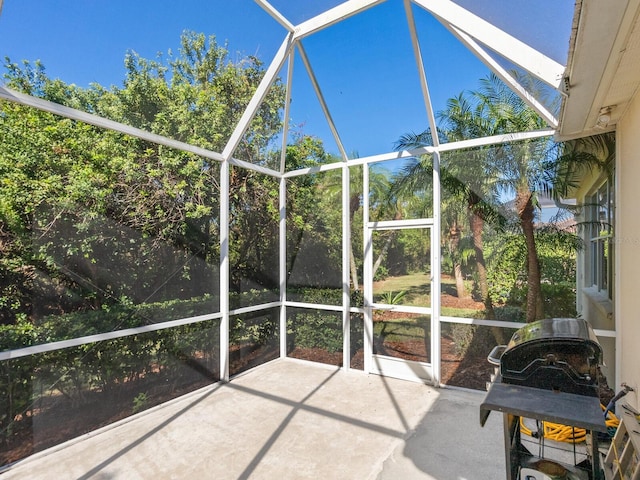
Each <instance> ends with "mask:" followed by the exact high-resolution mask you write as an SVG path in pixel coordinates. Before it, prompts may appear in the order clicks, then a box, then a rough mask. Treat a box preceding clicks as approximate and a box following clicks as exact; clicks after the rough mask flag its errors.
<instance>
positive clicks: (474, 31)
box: [413, 0, 564, 88]
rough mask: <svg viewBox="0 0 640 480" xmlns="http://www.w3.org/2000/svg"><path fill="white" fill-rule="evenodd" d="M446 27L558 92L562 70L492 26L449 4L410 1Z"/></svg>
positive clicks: (444, 0) (445, 0) (444, 1)
mask: <svg viewBox="0 0 640 480" xmlns="http://www.w3.org/2000/svg"><path fill="white" fill-rule="evenodd" d="M413 2H414V3H415V4H417V5H419V6H421V7H422V8H424V9H425V10H427V11H429V12H431V13H432V14H433V15H434V16H435V17H436V18H438V20H439V21H440V22H442V23H444V24H445V25H448V24H450V25H453V26H455V27H456V28H458V29H459V30H461V31H463V32H465V33H467V34H468V35H469V36H471V37H473V38H474V39H476V40H477V41H479V42H480V43H482V44H484V45H486V46H487V47H489V48H490V49H491V50H494V51H495V52H497V53H499V54H500V55H502V56H503V57H505V58H506V59H508V60H509V61H511V62H513V63H515V64H516V65H518V66H520V67H522V68H524V69H525V70H526V71H528V72H529V73H531V74H532V75H534V76H536V77H537V78H539V79H540V80H542V81H543V82H545V83H547V84H549V85H551V86H552V87H554V88H559V86H560V81H561V80H562V76H563V74H564V67H563V66H562V65H561V64H559V63H558V62H556V61H555V60H552V59H551V58H549V57H547V56H546V55H544V54H542V53H540V52H539V51H537V50H536V49H534V48H532V47H530V46H529V45H527V44H525V43H524V42H522V41H520V40H518V39H517V38H515V37H513V36H511V35H509V34H508V33H506V32H504V31H502V30H500V29H499V28H498V27H496V26H495V25H492V24H491V23H489V22H487V21H486V20H484V19H482V18H480V17H478V16H477V15H474V14H473V13H471V12H469V11H468V10H466V9H464V8H462V7H460V6H459V5H456V4H455V3H453V2H452V1H451V0H413Z"/></svg>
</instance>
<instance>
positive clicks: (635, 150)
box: [614, 94, 640, 409]
mask: <svg viewBox="0 0 640 480" xmlns="http://www.w3.org/2000/svg"><path fill="white" fill-rule="evenodd" d="M616 157H617V160H616V162H617V164H616V184H617V192H616V241H615V248H616V272H617V273H616V283H615V288H616V293H615V302H614V309H615V318H616V329H617V332H618V348H617V356H618V360H619V365H620V368H619V372H618V375H617V377H618V378H617V383H618V385H616V390H618V388H617V387H618V386H619V383H620V382H626V383H627V384H629V385H630V386H632V387H633V388H634V389H635V392H633V393H631V394H629V395H627V397H626V400H627V401H628V402H629V403H631V404H632V405H634V406H635V408H637V409H638V408H640V404H639V398H640V397H639V395H638V389H639V388H640V95H638V94H636V95H635V99H634V101H633V102H632V104H631V107H630V108H629V110H627V112H625V114H624V116H623V117H622V118H621V120H620V122H619V123H618V128H617V155H616Z"/></svg>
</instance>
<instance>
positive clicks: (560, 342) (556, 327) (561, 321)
mask: <svg viewBox="0 0 640 480" xmlns="http://www.w3.org/2000/svg"><path fill="white" fill-rule="evenodd" d="M490 361H491V362H492V363H496V364H497V365H499V366H500V375H501V377H502V381H503V382H504V383H511V384H517V385H524V386H530V387H535V388H542V389H545V390H555V391H562V392H567V393H575V394H579V395H595V394H596V390H595V388H596V387H597V378H598V366H599V365H601V364H602V348H601V347H600V344H599V343H598V340H597V338H596V336H595V334H594V333H593V330H592V329H591V326H590V325H589V323H588V322H586V321H585V320H583V319H576V318H547V319H544V320H539V321H537V322H532V323H529V324H527V325H525V326H524V327H522V328H520V329H519V330H518V331H516V332H515V333H514V334H513V336H512V337H511V340H510V341H509V344H508V345H506V346H502V347H496V349H494V351H493V352H492V353H491V355H490Z"/></svg>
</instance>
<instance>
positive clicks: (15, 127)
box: [0, 0, 611, 464]
mask: <svg viewBox="0 0 640 480" xmlns="http://www.w3.org/2000/svg"><path fill="white" fill-rule="evenodd" d="M43 3H44V2H35V1H27V0H13V1H12V0H6V1H4V2H2V1H0V9H1V10H2V11H1V15H0V45H1V50H2V53H3V55H7V57H6V58H5V62H4V71H3V73H4V78H3V81H2V84H1V86H0V130H1V134H0V139H1V140H0V172H1V173H0V234H1V237H0V247H1V248H2V264H1V265H0V282H1V283H0V289H1V291H0V322H1V326H0V346H1V347H2V348H1V352H0V369H1V375H0V385H1V388H0V390H1V393H0V402H1V403H0V435H1V437H2V438H1V440H0V445H1V448H0V449H1V451H2V453H1V454H0V455H1V457H2V460H3V462H2V463H3V464H5V463H8V462H12V461H15V460H17V459H19V458H21V457H23V456H26V455H29V454H30V453H32V452H34V451H37V450H41V449H44V448H47V447H49V446H51V445H53V444H55V443H59V442H62V441H65V440H67V439H68V438H73V437H75V436H77V435H80V434H82V433H85V432H87V431H90V430H93V429H95V428H98V427H101V426H103V425H106V424H108V423H110V422H113V421H115V420H117V419H121V418H123V417H124V416H127V415H131V414H132V413H136V412H139V411H142V410H144V409H147V408H149V407H151V406H153V405H156V404H159V403H162V402H165V401H167V400H169V399H171V398H175V397H177V396H180V395H183V394H184V393H186V392H189V391H193V390H195V389H197V388H200V387H202V386H204V385H207V384H211V383H215V382H220V381H228V380H229V379H230V378H232V377H234V376H236V375H238V374H239V373H241V372H244V371H246V370H248V369H251V368H254V367H257V366H259V365H262V364H264V363H266V362H270V361H272V360H274V359H278V358H283V357H290V358H295V359H299V360H300V361H307V362H321V363H328V364H331V365H336V366H341V367H342V368H343V369H345V370H360V371H362V372H364V373H368V374H380V375H385V376H390V377H397V378H401V379H408V380H414V381H419V382H426V383H429V384H433V385H435V386H440V385H453V386H460V387H465V388H472V389H480V390H481V389H484V388H485V384H486V382H487V381H489V375H490V374H491V373H492V367H491V366H490V365H489V364H488V362H487V361H486V356H487V354H488V353H489V351H490V350H491V348H492V347H493V346H495V345H496V344H501V343H505V342H506V340H508V338H509V337H510V336H511V334H512V333H513V331H515V330H516V329H517V328H519V327H521V326H522V325H523V324H524V322H526V321H529V320H532V319H534V318H543V317H575V316H576V302H575V286H576V251H577V250H578V249H580V248H585V247H584V245H581V244H580V242H579V240H578V237H577V235H576V232H577V228H578V227H577V226H576V221H575V219H574V213H575V211H574V210H572V208H573V207H575V205H574V204H572V202H571V201H570V196H571V192H570V187H571V185H572V182H573V177H572V175H577V174H580V173H581V168H582V167H583V166H584V165H585V164H586V163H588V162H583V163H582V164H580V163H575V162H574V163H571V158H572V157H571V155H570V153H571V148H570V147H567V146H566V145H561V144H558V143H556V142H554V137H553V136H554V131H555V130H554V129H555V128H556V127H557V123H558V121H557V118H558V115H559V109H560V105H561V98H562V95H565V94H566V90H565V88H566V85H565V81H564V80H565V78H564V74H565V73H564V64H565V62H566V60H567V59H566V52H567V49H568V44H569V38H570V35H571V33H572V30H571V27H572V26H571V17H572V14H573V7H574V5H573V2H569V1H558V0H553V1H551V0H549V1H545V2H528V1H520V2H506V3H505V5H503V4H501V2H471V1H462V0H456V1H449V0H404V1H402V0H387V1H381V0H349V1H346V2H339V1H330V0H325V1H320V2H315V1H314V2H288V1H272V2H271V3H269V2H267V1H265V0H256V1H255V2H252V1H248V0H246V1H244V0H243V1H236V0H234V1H233V2H208V1H202V0H200V1H199V0H190V1H188V2H181V3H180V6H179V7H175V6H173V5H171V6H170V4H169V2H164V3H162V5H161V6H160V5H158V4H157V2H153V3H152V2H134V4H131V3H125V2H115V3H114V2H108V3H104V4H97V3H96V2H91V4H90V5H89V4H84V3H81V2H65V4H64V5H57V6H54V5H44V4H43ZM507 13H508V14H507ZM23 60H24V61H23ZM594 168H596V167H594ZM574 203H575V202H574ZM606 207H607V206H606V205H604V206H600V207H598V206H596V207H593V208H601V210H600V213H604V214H606V213H607V211H606ZM598 235H601V233H598V231H595V233H594V237H598ZM594 245H595V247H594V248H600V249H601V250H602V252H601V253H605V250H606V242H604V243H596V244H594ZM603 258H604V259H605V260H604V263H603V264H601V265H600V266H599V267H598V268H600V269H601V271H602V272H603V275H605V276H604V277H602V278H605V279H606V271H607V268H608V267H607V263H606V259H607V256H606V255H604V256H603ZM608 340H611V339H608V338H605V337H603V338H602V341H603V345H605V347H606V342H607V341H608ZM36 427H37V428H36ZM34 432H38V433H34ZM47 432H48V433H47ZM52 432H55V435H54V434H52Z"/></svg>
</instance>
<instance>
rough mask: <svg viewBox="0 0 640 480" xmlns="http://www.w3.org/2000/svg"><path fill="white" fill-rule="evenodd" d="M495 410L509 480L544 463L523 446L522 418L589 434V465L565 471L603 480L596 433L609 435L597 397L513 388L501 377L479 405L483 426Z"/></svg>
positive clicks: (513, 386) (581, 476)
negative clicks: (499, 417)
mask: <svg viewBox="0 0 640 480" xmlns="http://www.w3.org/2000/svg"><path fill="white" fill-rule="evenodd" d="M493 410H495V411H498V412H501V413H502V414H503V421H504V444H505V460H506V470H507V476H506V478H507V480H518V479H519V474H520V473H519V472H520V470H521V468H529V467H530V466H531V465H533V464H535V463H536V462H537V461H539V460H541V458H540V457H536V456H534V455H532V454H531V453H530V452H529V451H528V450H527V448H526V447H525V446H523V445H522V443H521V436H520V417H522V418H530V419H535V420H542V421H547V422H553V423H559V424H562V425H568V426H573V427H577V428H584V429H585V430H587V435H589V436H590V437H591V439H590V441H589V442H587V443H588V444H589V445H590V452H589V453H590V455H589V456H590V458H591V462H590V464H584V463H582V464H579V465H563V467H565V468H566V469H567V470H569V471H571V472H573V473H574V476H577V477H578V478H584V479H587V478H588V479H592V480H602V479H603V475H602V470H601V468H600V461H599V453H598V435H597V434H596V432H606V431H607V427H606V425H605V422H604V416H603V414H602V409H601V408H600V401H599V399H598V398H597V397H591V396H585V395H576V394H573V393H562V392H554V391H551V390H542V389H539V388H532V387H524V386H522V385H510V384H507V383H501V379H500V377H499V376H498V377H497V378H496V380H495V381H494V383H493V384H492V385H491V387H490V389H489V392H487V396H486V397H485V399H484V401H483V402H482V404H481V405H480V424H481V425H482V426H484V424H485V422H486V421H487V418H488V417H489V413H491V411H493ZM523 480H524V479H523Z"/></svg>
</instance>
